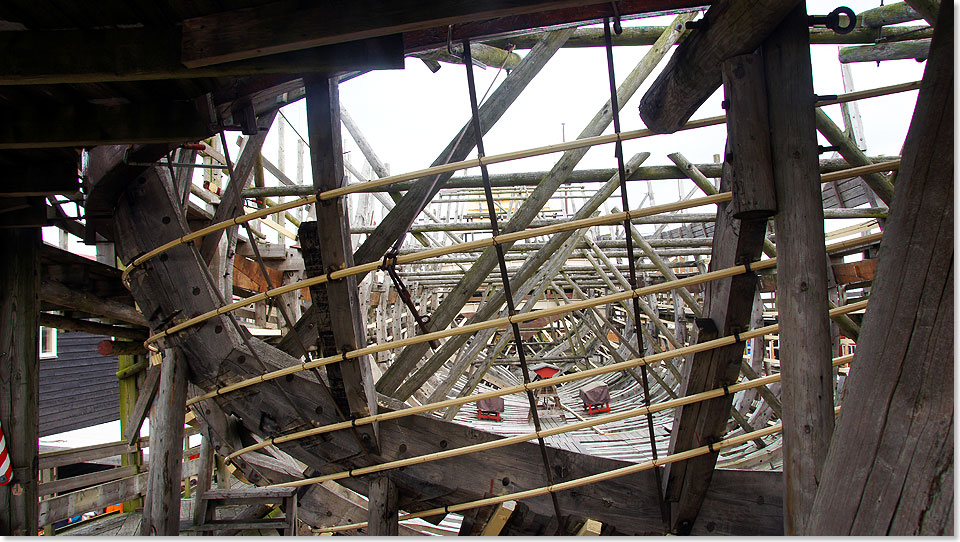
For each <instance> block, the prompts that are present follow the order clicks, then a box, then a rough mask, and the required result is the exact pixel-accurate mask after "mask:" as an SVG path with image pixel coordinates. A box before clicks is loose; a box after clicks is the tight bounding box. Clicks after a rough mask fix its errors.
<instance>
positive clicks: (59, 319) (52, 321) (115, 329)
mask: <svg viewBox="0 0 960 542" xmlns="http://www.w3.org/2000/svg"><path fill="white" fill-rule="evenodd" d="M39 323H40V325H41V326H46V327H55V328H57V329H65V330H68V331H83V332H85V333H91V334H93V335H106V336H108V337H117V338H120V339H130V340H134V341H143V340H146V338H147V333H146V331H145V330H143V328H130V327H122V326H112V325H110V324H101V323H100V322H91V321H88V320H80V319H77V318H68V317H66V316H60V315H58V314H48V313H45V312H41V313H40V321H39Z"/></svg>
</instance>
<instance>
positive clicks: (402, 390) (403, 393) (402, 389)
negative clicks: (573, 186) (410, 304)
mask: <svg viewBox="0 0 960 542" xmlns="http://www.w3.org/2000/svg"><path fill="white" fill-rule="evenodd" d="M649 156H650V155H649V154H648V153H641V154H638V155H635V156H632V157H631V158H630V159H629V160H628V161H627V163H626V164H625V166H624V167H625V168H626V170H627V171H631V170H632V169H633V168H636V167H638V166H639V165H640V164H642V163H643V161H644V160H646V159H647V158H648V157H649ZM619 183H620V179H619V177H618V176H616V175H614V176H611V177H610V179H608V181H607V184H605V185H604V186H602V187H601V188H600V189H599V190H597V192H596V193H595V194H594V195H593V196H591V198H590V199H589V200H587V201H586V202H585V203H584V204H583V206H581V207H580V209H578V210H577V212H576V213H574V216H573V219H579V218H587V217H589V216H590V215H592V214H593V213H594V212H595V211H596V210H597V209H599V208H600V206H601V205H602V204H603V202H604V201H606V200H607V198H609V197H610V195H611V194H613V193H614V191H615V190H616V189H617V188H618V187H619ZM575 234H576V232H565V233H560V234H556V235H553V236H551V238H550V240H549V241H547V242H546V244H544V246H543V247H541V248H540V249H539V250H538V251H537V253H536V254H534V255H532V256H531V257H530V258H528V259H527V260H526V261H525V262H524V263H523V265H521V266H520V269H518V270H517V272H516V273H515V274H514V276H513V277H511V279H510V280H511V283H512V284H515V285H517V292H516V293H517V294H518V295H519V297H518V298H517V299H516V300H515V301H516V302H519V300H520V299H522V295H523V293H524V292H525V291H529V290H530V289H532V288H533V286H532V285H529V286H528V285H527V282H528V281H529V280H530V279H531V278H532V277H534V276H535V275H536V274H537V273H539V272H540V271H541V270H542V269H543V268H544V267H547V268H549V267H550V266H549V265H548V262H550V261H551V260H554V263H555V264H556V267H557V269H559V267H560V265H562V264H563V262H565V261H566V258H562V259H554V258H555V256H556V254H557V253H558V252H559V251H560V249H561V247H562V246H563V245H564V243H566V242H567V240H568V239H570V238H571V237H572V236H574V235H575ZM504 303H506V293H505V291H504V290H502V289H499V290H497V291H496V292H494V293H493V295H491V296H490V298H489V299H488V300H487V302H486V303H485V304H483V305H482V306H481V307H480V308H478V310H477V311H476V313H475V314H474V315H473V316H471V317H470V318H468V319H467V322H465V323H473V322H480V321H483V320H484V319H488V318H492V317H493V316H494V315H495V314H496V313H497V311H499V310H500V308H501V307H503V305H504ZM461 306H462V305H461ZM458 310H459V309H458ZM435 315H436V311H434V316H432V318H436V316H435ZM484 335H486V334H484ZM490 336H492V334H490ZM468 339H469V337H468V336H466V335H462V336H456V337H450V338H449V339H447V341H446V342H445V343H444V344H443V346H442V347H441V348H440V350H438V351H437V352H436V353H434V355H433V356H432V357H431V358H430V359H429V360H427V362H426V363H424V364H423V365H422V366H421V367H420V368H419V369H417V371H416V372H414V373H413V374H412V375H411V376H410V378H409V379H408V380H407V382H404V383H403V384H402V385H400V386H398V387H397V390H396V395H397V398H398V399H404V400H405V399H406V398H407V397H409V396H410V395H411V394H413V391H414V390H416V389H418V388H419V387H420V386H422V385H423V383H424V382H426V381H427V379H428V378H429V377H430V375H432V374H433V373H434V372H436V370H437V369H439V368H440V367H441V366H442V365H443V363H444V362H446V361H447V360H448V359H449V358H450V356H452V355H453V354H454V353H455V352H456V351H457V350H459V349H460V348H461V347H462V346H463V345H464V344H466V342H467V340H468ZM484 342H485V341H484ZM395 363H396V362H395ZM382 379H383V378H382V377H381V380H382ZM478 380H479V379H478ZM378 386H379V383H378ZM454 410H455V409H454Z"/></svg>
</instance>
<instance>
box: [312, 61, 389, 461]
mask: <svg viewBox="0 0 960 542" xmlns="http://www.w3.org/2000/svg"><path fill="white" fill-rule="evenodd" d="M304 85H305V87H306V91H307V129H308V132H309V138H310V163H311V166H312V169H313V186H314V188H315V189H316V190H317V192H321V191H324V190H331V189H334V188H339V187H341V186H344V185H345V184H346V177H345V176H344V173H343V152H342V138H341V135H340V90H339V86H338V84H337V80H336V79H335V78H332V77H327V76H324V75H308V76H306V77H305V78H304ZM346 207H347V199H346V198H340V199H336V200H327V201H324V202H322V203H318V204H317V205H316V214H317V222H316V225H315V226H314V227H315V228H316V233H317V246H316V247H315V249H314V250H313V251H309V252H312V254H308V249H307V247H304V250H303V259H304V263H305V265H306V266H308V267H311V271H310V272H307V275H311V274H312V273H316V272H317V271H319V273H329V272H330V271H332V270H334V269H340V268H343V267H350V266H353V265H354V259H353V246H352V244H351V242H350V221H349V215H348V213H347V208H346ZM301 227H303V225H302V224H301ZM315 264H319V266H318V267H319V269H316V267H315ZM357 282H358V277H353V276H351V277H347V278H345V279H343V280H338V281H334V282H328V283H326V284H324V285H322V286H323V287H324V289H325V290H326V301H327V304H328V305H327V306H328V309H327V311H328V313H329V318H330V331H331V332H332V334H333V340H334V344H333V348H334V350H335V351H334V352H329V351H327V349H325V350H324V351H323V352H322V354H323V355H333V354H335V353H336V352H346V351H349V350H355V349H357V348H363V347H364V346H366V330H365V329H361V328H360V300H359V297H358V293H357V292H358V291H357ZM311 294H312V292H311ZM313 302H314V304H315V305H319V304H320V303H321V300H319V299H317V298H314V299H313ZM326 369H327V376H328V377H329V379H330V386H331V388H332V391H334V393H335V394H336V390H337V388H339V389H340V390H342V393H343V394H344V397H345V399H346V401H345V402H346V405H343V404H341V405H340V408H341V410H343V412H344V414H345V415H348V416H368V415H372V414H376V412H377V400H376V395H375V392H374V383H373V375H372V374H371V372H370V363H369V360H368V358H366V357H364V358H360V359H353V360H349V361H343V362H341V363H337V364H334V365H328V366H327V367H326ZM358 433H359V434H360V435H365V436H364V437H362V438H363V439H364V442H365V445H366V446H367V447H368V448H369V449H371V450H376V449H377V447H378V443H377V426H368V427H366V428H362V429H359V430H358Z"/></svg>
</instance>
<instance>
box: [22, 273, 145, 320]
mask: <svg viewBox="0 0 960 542" xmlns="http://www.w3.org/2000/svg"><path fill="white" fill-rule="evenodd" d="M40 300H41V301H45V302H47V303H53V304H54V305H58V306H61V307H66V308H69V309H74V310H78V311H83V312H87V313H90V314H92V315H94V316H102V317H106V318H112V319H114V320H120V321H121V322H127V323H128V324H133V325H136V326H145V325H146V323H147V322H146V320H145V319H144V317H143V315H142V314H140V312H138V311H137V309H136V308H134V307H133V306H132V305H124V304H122V303H119V302H117V301H113V300H110V299H103V298H101V297H99V296H96V295H93V294H91V293H88V292H82V291H79V290H73V289H71V288H69V287H67V286H65V285H63V284H61V283H59V282H55V281H51V280H44V281H43V282H42V283H41V284H40Z"/></svg>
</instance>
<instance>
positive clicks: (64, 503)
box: [39, 472, 179, 534]
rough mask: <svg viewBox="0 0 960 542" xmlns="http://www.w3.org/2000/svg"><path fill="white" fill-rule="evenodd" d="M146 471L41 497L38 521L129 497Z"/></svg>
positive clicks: (139, 489)
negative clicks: (51, 496)
mask: <svg viewBox="0 0 960 542" xmlns="http://www.w3.org/2000/svg"><path fill="white" fill-rule="evenodd" d="M149 475H150V473H148V472H144V473H141V474H138V475H136V476H130V477H128V478H121V479H120V480H115V481H113V482H107V483H106V484H101V485H98V486H94V487H91V488H88V489H83V490H80V491H75V492H73V493H69V494H67V495H60V496H57V497H53V498H52V499H48V500H45V501H41V502H40V506H39V510H40V512H39V522H40V525H49V524H51V523H55V522H57V521H60V520H62V519H67V518H71V517H73V516H77V515H80V514H83V513H84V512H89V511H90V510H92V509H97V508H103V507H106V506H109V505H111V504H116V503H118V502H123V501H126V500H130V499H132V498H133V497H136V496H137V495H140V494H142V493H143V492H144V491H145V490H146V487H147V477H148V476H149ZM178 511H179V507H178ZM139 533H140V531H138V532H137V534H139Z"/></svg>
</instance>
